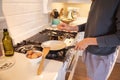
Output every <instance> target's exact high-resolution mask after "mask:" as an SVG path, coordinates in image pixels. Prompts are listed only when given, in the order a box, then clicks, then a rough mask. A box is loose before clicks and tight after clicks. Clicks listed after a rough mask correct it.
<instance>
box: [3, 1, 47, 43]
mask: <svg viewBox="0 0 120 80" xmlns="http://www.w3.org/2000/svg"><path fill="white" fill-rule="evenodd" d="M3 12H4V16H5V18H6V21H7V24H8V29H9V32H10V34H11V36H12V38H13V41H14V44H16V43H17V42H20V41H22V40H24V39H27V38H29V37H31V36H32V35H34V34H36V33H38V32H39V31H41V30H42V29H43V28H44V25H45V24H48V14H44V13H43V0H3Z"/></svg>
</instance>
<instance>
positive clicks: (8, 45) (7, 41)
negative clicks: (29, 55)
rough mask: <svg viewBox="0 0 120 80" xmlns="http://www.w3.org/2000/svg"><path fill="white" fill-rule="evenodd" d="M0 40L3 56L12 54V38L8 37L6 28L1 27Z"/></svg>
mask: <svg viewBox="0 0 120 80" xmlns="http://www.w3.org/2000/svg"><path fill="white" fill-rule="evenodd" d="M2 42H3V48H4V53H5V56H13V55H14V48H13V43H12V38H11V37H10V35H9V32H8V30H7V29H3V39H2Z"/></svg>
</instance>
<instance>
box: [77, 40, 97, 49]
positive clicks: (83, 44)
mask: <svg viewBox="0 0 120 80" xmlns="http://www.w3.org/2000/svg"><path fill="white" fill-rule="evenodd" d="M89 45H97V41H96V38H85V39H83V40H82V41H80V42H78V43H76V46H75V49H76V50H85V49H86V48H87V47H88V46H89Z"/></svg>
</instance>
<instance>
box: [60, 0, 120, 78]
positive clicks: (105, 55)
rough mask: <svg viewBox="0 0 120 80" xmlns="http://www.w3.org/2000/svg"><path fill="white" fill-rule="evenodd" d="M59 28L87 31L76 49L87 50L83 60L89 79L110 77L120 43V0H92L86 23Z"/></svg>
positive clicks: (64, 25)
mask: <svg viewBox="0 0 120 80" xmlns="http://www.w3.org/2000/svg"><path fill="white" fill-rule="evenodd" d="M58 29H60V30H67V31H79V32H81V31H85V35H84V39H83V40H82V41H79V42H78V43H76V46H75V49H76V50H84V53H83V56H82V57H83V61H84V63H85V65H86V68H87V74H88V80H108V78H109V76H110V74H111V72H112V70H113V67H114V65H115V62H116V58H117V56H118V52H117V51H118V46H119V45H120V0H92V4H91V8H90V12H89V16H88V20H87V23H85V24H81V25H78V26H70V25H67V24H65V23H61V24H59V25H58Z"/></svg>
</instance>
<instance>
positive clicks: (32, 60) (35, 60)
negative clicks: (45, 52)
mask: <svg viewBox="0 0 120 80" xmlns="http://www.w3.org/2000/svg"><path fill="white" fill-rule="evenodd" d="M33 52H34V53H33V54H36V53H37V52H39V53H41V54H42V52H41V51H37V50H33ZM27 55H28V54H27V53H26V58H27V59H28V60H29V61H30V62H31V64H32V65H35V64H38V63H39V62H40V61H41V60H42V55H41V56H39V57H37V58H28V57H27Z"/></svg>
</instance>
